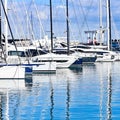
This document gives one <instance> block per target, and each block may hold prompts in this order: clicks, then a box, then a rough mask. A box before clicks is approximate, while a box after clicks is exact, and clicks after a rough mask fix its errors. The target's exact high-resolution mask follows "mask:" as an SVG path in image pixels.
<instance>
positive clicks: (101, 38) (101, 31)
mask: <svg viewBox="0 0 120 120" xmlns="http://www.w3.org/2000/svg"><path fill="white" fill-rule="evenodd" d="M99 5H100V45H101V44H102V40H103V34H102V33H103V30H102V29H103V24H102V0H100V4H99Z"/></svg>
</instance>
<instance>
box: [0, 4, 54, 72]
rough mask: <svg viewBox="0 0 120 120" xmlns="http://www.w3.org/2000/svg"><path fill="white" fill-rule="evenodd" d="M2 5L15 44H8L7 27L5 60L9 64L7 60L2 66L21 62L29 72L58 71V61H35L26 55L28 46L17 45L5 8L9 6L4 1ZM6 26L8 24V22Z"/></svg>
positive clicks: (16, 64) (15, 64)
mask: <svg viewBox="0 0 120 120" xmlns="http://www.w3.org/2000/svg"><path fill="white" fill-rule="evenodd" d="M6 4H7V3H6ZM2 6H3V9H4V13H5V16H6V23H8V26H9V29H10V32H11V36H12V39H13V44H14V45H8V42H7V29H5V30H6V31H5V36H6V37H5V39H6V40H5V47H6V49H5V51H6V61H5V62H7V64H6V63H5V62H2V63H1V64H0V66H18V65H19V64H20V66H21V67H24V68H25V72H26V73H27V74H32V73H41V72H47V73H55V72H56V62H52V61H50V62H34V61H32V60H30V59H29V58H28V56H25V53H26V51H25V50H26V48H23V47H18V46H16V44H15V41H14V37H13V34H12V30H11V27H10V24H9V20H8V18H7V13H6V10H5V8H7V7H4V4H3V2H2ZM6 26H7V24H6ZM6 28H7V27H6ZM8 46H9V47H8ZM10 52H11V54H8V53H10ZM22 54H24V56H21V55H22ZM30 69H31V70H30Z"/></svg>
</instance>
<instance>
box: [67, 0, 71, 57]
mask: <svg viewBox="0 0 120 120" xmlns="http://www.w3.org/2000/svg"><path fill="white" fill-rule="evenodd" d="M66 23H67V53H68V55H69V54H70V48H69V47H70V46H69V44H70V43H69V38H70V35H69V13H68V0H66Z"/></svg>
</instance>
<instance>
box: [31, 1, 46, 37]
mask: <svg viewBox="0 0 120 120" xmlns="http://www.w3.org/2000/svg"><path fill="white" fill-rule="evenodd" d="M32 1H33V5H34V7H35V10H36V13H37V16H38V20H39V24H40V26H41V29H42V32H43V35H44V36H45V31H44V28H43V25H42V22H41V17H40V14H39V13H38V8H37V6H36V4H35V2H34V0H32Z"/></svg>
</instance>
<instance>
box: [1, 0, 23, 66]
mask: <svg viewBox="0 0 120 120" xmlns="http://www.w3.org/2000/svg"><path fill="white" fill-rule="evenodd" d="M1 4H2V7H3V11H4V14H5V17H6V20H7V24H8V27H9V30H10V33H11V37H12V41H13V44H14V46H15V49H16V51H17V56H18V59H19V61H20V64H21V60H20V57H19V54H18V50H17V46H16V44H15V39H14V36H13V33H12V29H11V26H10V23H9V20H8V17H7V13H6V11H5V8H4V3H3V1H2V0H1Z"/></svg>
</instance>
